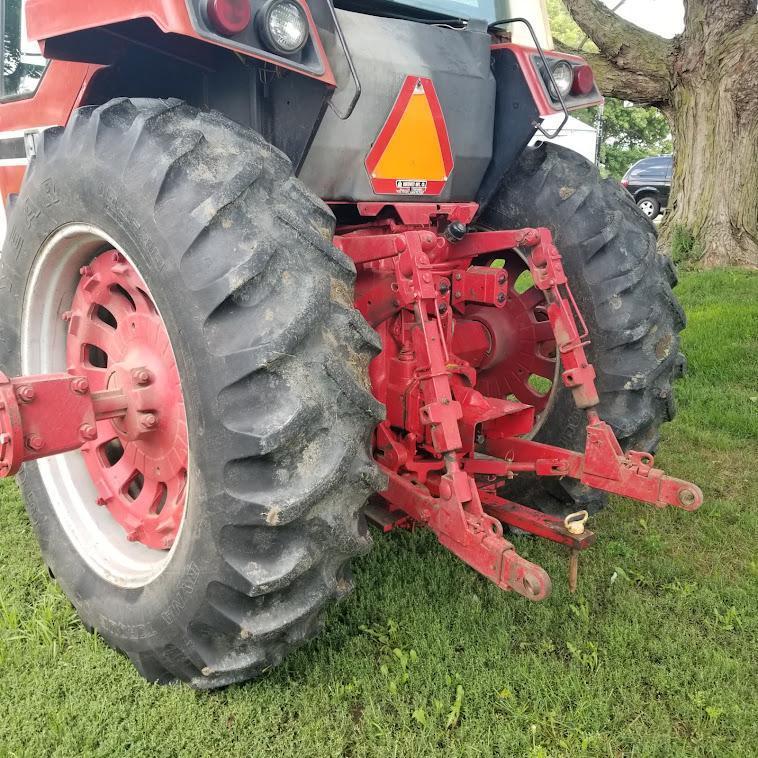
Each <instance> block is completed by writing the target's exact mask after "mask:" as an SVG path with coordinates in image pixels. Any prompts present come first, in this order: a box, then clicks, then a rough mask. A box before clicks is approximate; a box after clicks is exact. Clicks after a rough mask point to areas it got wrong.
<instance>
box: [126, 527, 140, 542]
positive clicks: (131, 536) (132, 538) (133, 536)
mask: <svg viewBox="0 0 758 758" xmlns="http://www.w3.org/2000/svg"><path fill="white" fill-rule="evenodd" d="M139 537H140V531H139V527H138V528H137V529H134V530H132V531H131V532H128V533H127V535H126V539H128V540H129V542H136V541H137V540H138V539H139Z"/></svg>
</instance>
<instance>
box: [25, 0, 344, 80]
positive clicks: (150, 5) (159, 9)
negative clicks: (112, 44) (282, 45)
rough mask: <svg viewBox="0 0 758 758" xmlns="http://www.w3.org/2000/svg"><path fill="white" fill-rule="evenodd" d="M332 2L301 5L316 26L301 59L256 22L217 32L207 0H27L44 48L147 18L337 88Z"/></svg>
mask: <svg viewBox="0 0 758 758" xmlns="http://www.w3.org/2000/svg"><path fill="white" fill-rule="evenodd" d="M327 2H328V0H314V2H313V3H311V4H309V3H305V2H301V3H300V4H301V6H302V8H303V10H304V11H305V14H306V16H307V18H308V23H309V25H310V28H311V37H310V42H309V43H308V45H307V46H306V48H305V49H304V51H303V56H302V62H298V61H295V60H290V59H287V58H285V57H283V56H281V55H276V54H274V53H272V52H269V51H268V50H265V49H264V48H263V47H262V43H260V41H259V40H258V37H257V34H256V32H255V31H254V26H255V24H251V26H250V28H249V29H248V30H246V31H245V32H243V33H242V34H240V35H237V36H236V37H235V38H234V39H230V38H228V37H223V36H221V35H220V34H217V33H216V32H215V31H214V30H213V28H212V27H211V25H210V23H209V22H208V21H207V19H206V17H205V13H204V6H205V0H109V2H107V3H106V2H102V3H92V2H91V1H90V0H67V2H66V3H63V4H62V3H60V2H59V1H58V0H28V2H27V4H26V19H27V28H28V34H29V38H30V39H31V40H34V41H36V42H39V43H40V44H41V45H42V47H43V50H44V49H45V42H46V41H47V40H50V39H53V38H60V37H66V36H67V35H72V34H75V33H77V32H83V31H87V30H93V29H100V28H104V27H112V26H114V25H118V24H124V23H127V22H131V21H137V20H140V19H143V20H144V19H148V20H150V21H152V22H153V23H154V24H155V25H156V26H157V27H158V28H159V29H160V30H161V31H162V32H164V33H166V34H178V35H182V36H184V37H190V38H194V39H197V40H202V41H205V42H209V43H210V44H212V45H215V46H218V47H223V48H226V49H228V50H233V51H234V52H237V53H241V54H242V55H245V56H248V57H251V58H256V59H258V60H261V61H266V62H267V63H272V64H274V65H275V66H278V67H280V68H284V69H288V70H291V71H296V72H298V73H300V74H303V75H305V76H308V77H311V78H313V79H317V80H319V81H321V82H323V83H324V84H327V85H330V86H336V80H335V77H334V73H333V71H332V68H331V66H330V64H329V59H328V56H327V54H326V51H325V49H324V44H323V42H322V31H326V32H327V33H329V34H332V33H333V31H334V28H333V24H332V16H331V14H330V12H329V11H328V6H327ZM309 6H310V7H309ZM316 19H318V23H317V22H316ZM48 57H50V56H48Z"/></svg>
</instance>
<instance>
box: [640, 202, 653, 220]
mask: <svg viewBox="0 0 758 758" xmlns="http://www.w3.org/2000/svg"><path fill="white" fill-rule="evenodd" d="M639 206H640V209H641V210H642V212H643V213H644V214H645V215H646V216H647V217H648V218H649V217H650V216H652V215H653V213H654V212H655V206H654V205H653V204H652V203H651V202H650V200H642V201H641V202H640V204H639Z"/></svg>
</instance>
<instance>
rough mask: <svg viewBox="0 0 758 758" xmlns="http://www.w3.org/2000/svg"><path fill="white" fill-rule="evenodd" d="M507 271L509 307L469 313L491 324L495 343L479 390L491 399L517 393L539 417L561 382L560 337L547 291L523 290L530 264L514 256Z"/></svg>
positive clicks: (480, 377) (481, 374) (479, 379)
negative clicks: (521, 283) (522, 278)
mask: <svg viewBox="0 0 758 758" xmlns="http://www.w3.org/2000/svg"><path fill="white" fill-rule="evenodd" d="M504 268H505V270H506V271H507V273H508V282H509V284H508V299H507V301H506V305H505V307H504V308H499V309H495V308H481V309H477V310H476V311H473V312H472V313H471V314H470V315H469V318H471V319H472V320H475V321H480V322H481V323H483V324H484V325H485V327H486V329H487V331H488V332H489V334H490V340H491V343H492V347H491V349H490V354H489V356H488V357H487V358H486V359H485V361H484V362H483V364H482V367H481V368H480V369H479V372H478V374H477V385H476V388H477V389H478V390H479V391H480V392H481V393H482V394H484V395H487V396H489V397H500V398H506V397H509V396H510V395H513V396H514V397H515V398H516V399H517V400H519V401H520V402H522V403H527V404H528V405H531V406H534V408H535V410H536V411H537V412H538V413H539V412H541V411H543V410H545V408H546V407H547V404H548V402H549V400H550V396H551V394H552V390H553V383H554V381H555V375H556V368H557V365H556V353H555V335H554V333H553V328H552V326H551V325H550V321H549V320H548V316H547V305H546V302H545V295H544V293H543V292H542V291H541V290H539V289H538V288H537V287H534V286H531V287H528V288H527V289H523V290H521V291H519V290H520V289H521V287H520V286H518V285H517V282H519V277H520V276H521V274H522V273H524V272H525V271H528V270H529V267H528V266H527V264H526V262H525V261H523V260H522V259H521V258H519V257H517V256H515V255H510V256H508V257H507V258H506V259H505V264H504Z"/></svg>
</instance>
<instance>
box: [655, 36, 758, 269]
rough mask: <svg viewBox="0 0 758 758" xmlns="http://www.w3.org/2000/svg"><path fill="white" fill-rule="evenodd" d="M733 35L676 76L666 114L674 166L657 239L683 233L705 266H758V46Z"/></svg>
mask: <svg viewBox="0 0 758 758" xmlns="http://www.w3.org/2000/svg"><path fill="white" fill-rule="evenodd" d="M746 26H747V27H752V28H753V29H758V26H757V25H756V23H755V22H753V23H751V24H748V25H746ZM741 31H742V33H741V34H740V35H735V34H728V35H724V36H722V38H721V39H720V40H718V41H716V40H711V41H710V43H709V44H710V45H711V46H712V47H713V48H715V49H711V50H709V51H708V52H707V53H706V55H705V57H704V58H699V57H698V62H697V63H696V65H695V67H694V70H686V71H682V73H681V74H680V76H679V77H678V81H677V83H676V84H675V86H674V87H673V88H672V93H671V108H670V110H669V114H668V115H669V121H670V123H671V131H672V134H673V136H674V156H675V167H674V181H673V185H672V188H671V201H670V204H669V214H668V216H667V219H666V222H665V224H664V228H663V234H662V239H663V240H664V242H666V241H669V240H670V238H671V236H672V234H673V233H674V230H675V229H676V228H677V227H679V228H682V229H684V230H686V231H687V233H688V234H690V235H691V236H692V237H693V238H694V239H695V240H697V242H698V247H699V248H700V251H699V255H701V256H702V265H704V266H708V267H711V266H723V265H737V266H749V267H758V94H757V91H756V88H757V87H758V76H757V75H756V67H758V39H756V38H755V35H752V41H751V39H750V38H749V37H750V36H751V35H749V34H748V35H746V32H749V31H750V29H748V28H745V29H743V30H741ZM745 36H747V37H748V39H740V37H745ZM735 37H736V38H737V39H735ZM751 48H752V49H751ZM684 56H686V52H685V53H684V55H683V56H680V57H679V59H678V61H677V64H675V65H676V66H678V67H679V70H680V71H681V70H682V62H683V61H684V60H685V57H684Z"/></svg>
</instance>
